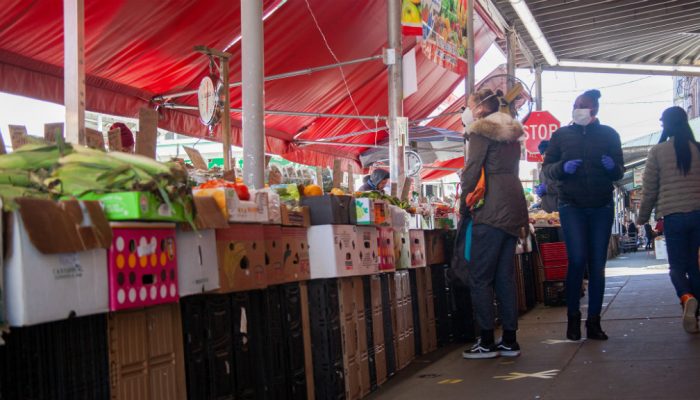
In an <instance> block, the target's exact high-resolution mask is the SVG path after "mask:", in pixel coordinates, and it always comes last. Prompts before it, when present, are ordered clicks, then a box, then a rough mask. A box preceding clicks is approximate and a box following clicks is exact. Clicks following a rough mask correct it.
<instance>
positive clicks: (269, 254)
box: [263, 225, 287, 285]
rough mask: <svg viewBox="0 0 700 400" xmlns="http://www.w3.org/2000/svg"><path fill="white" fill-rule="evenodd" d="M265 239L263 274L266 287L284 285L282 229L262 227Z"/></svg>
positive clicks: (278, 227) (283, 241) (277, 226)
mask: <svg viewBox="0 0 700 400" xmlns="http://www.w3.org/2000/svg"><path fill="white" fill-rule="evenodd" d="M263 235H264V238H265V274H266V275H267V278H266V280H267V284H268V285H277V284H280V283H285V282H286V281H287V280H286V276H285V270H284V251H285V240H284V239H283V238H282V227H281V226H279V225H266V226H265V227H263Z"/></svg>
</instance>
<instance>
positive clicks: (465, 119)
mask: <svg viewBox="0 0 700 400" xmlns="http://www.w3.org/2000/svg"><path fill="white" fill-rule="evenodd" d="M472 122H474V113H472V110H471V108H469V107H467V108H465V109H464V111H463V112H462V125H464V128H465V129H466V128H468V127H469V125H471V124H472Z"/></svg>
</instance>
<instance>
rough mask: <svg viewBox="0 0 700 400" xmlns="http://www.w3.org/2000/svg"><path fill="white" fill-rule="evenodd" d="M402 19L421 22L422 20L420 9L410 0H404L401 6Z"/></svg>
mask: <svg viewBox="0 0 700 400" xmlns="http://www.w3.org/2000/svg"><path fill="white" fill-rule="evenodd" d="M401 21H403V22H408V23H414V24H419V23H420V22H421V16H420V10H418V7H416V5H415V4H413V3H411V2H410V1H404V3H403V5H402V6H401Z"/></svg>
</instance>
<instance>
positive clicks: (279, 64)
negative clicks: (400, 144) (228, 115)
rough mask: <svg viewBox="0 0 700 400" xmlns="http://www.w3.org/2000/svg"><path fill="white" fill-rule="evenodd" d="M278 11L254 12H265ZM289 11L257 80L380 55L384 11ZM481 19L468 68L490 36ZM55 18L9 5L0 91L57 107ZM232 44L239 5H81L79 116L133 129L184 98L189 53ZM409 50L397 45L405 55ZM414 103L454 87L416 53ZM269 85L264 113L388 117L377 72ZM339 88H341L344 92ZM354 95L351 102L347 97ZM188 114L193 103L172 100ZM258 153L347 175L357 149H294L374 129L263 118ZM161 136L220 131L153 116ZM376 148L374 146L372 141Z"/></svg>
mask: <svg viewBox="0 0 700 400" xmlns="http://www.w3.org/2000/svg"><path fill="white" fill-rule="evenodd" d="M279 2H280V0H264V2H263V4H264V8H265V10H271V9H273V8H274V7H275V6H276V5H277V4H278V3H279ZM308 4H309V6H310V8H311V10H312V11H313V14H314V15H315V17H316V20H317V21H318V26H319V27H320V29H321V31H322V32H323V35H325V41H324V37H323V36H322V35H321V33H320V32H319V30H318V29H317V27H316V24H315V22H314V19H313V18H312V15H311V13H310V11H309V9H308V8H307V3H306V1H305V0H288V1H286V2H285V3H284V4H283V5H282V6H281V7H280V8H279V9H278V10H277V11H276V12H275V13H274V14H272V15H271V16H270V17H269V18H268V19H267V20H266V22H265V75H266V76H269V75H274V74H280V73H283V72H289V71H294V70H299V69H305V68H309V67H315V66H321V65H328V64H332V63H335V62H336V59H335V58H334V57H333V56H332V54H331V51H329V49H328V48H327V46H326V43H327V44H328V46H329V47H330V49H331V50H332V52H333V53H334V54H335V56H336V57H337V60H340V61H347V60H352V59H357V58H363V57H367V56H370V55H376V54H381V52H382V48H384V47H386V45H387V43H386V42H387V41H386V37H387V33H386V3H385V2H383V1H367V2H357V1H347V0H337V1H327V0H308ZM477 11H479V13H478V15H477V22H476V24H475V31H476V56H477V59H478V58H479V57H481V55H482V54H483V53H484V52H485V51H486V50H487V49H488V47H489V46H490V45H491V43H492V42H493V41H494V39H495V37H496V34H495V33H494V32H493V30H492V29H491V28H490V25H489V23H490V21H487V22H484V18H485V15H486V14H485V13H483V12H481V10H479V9H477ZM62 16H63V9H62V2H60V1H41V2H36V1H33V0H8V1H5V2H4V3H3V13H2V14H0V91H4V92H8V93H13V94H18V95H22V96H28V97H33V98H37V99H41V100H47V101H51V102H55V103H62V102H63V69H62V64H63V19H62ZM239 34H240V2H239V1H236V0H234V1H228V0H209V1H185V0H174V1H165V2H150V1H133V0H112V1H98V0H85V62H86V86H87V89H86V107H87V109H88V110H91V111H96V112H101V113H108V114H115V115H122V116H126V117H136V116H137V115H138V109H139V108H141V107H145V106H149V101H150V99H151V98H152V97H153V96H154V95H157V94H164V93H171V92H174V91H180V90H187V89H194V88H196V87H197V86H198V83H199V80H200V79H201V78H202V77H203V76H204V75H206V74H207V73H208V63H207V60H206V58H205V57H204V56H202V55H200V54H198V53H195V52H194V51H193V47H194V46H196V45H206V46H209V47H212V48H216V49H223V48H225V47H226V46H227V45H228V44H229V43H231V41H232V40H233V39H234V38H236V37H237V36H239ZM414 46H416V41H415V39H413V38H407V39H405V40H404V51H408V50H410V49H411V48H412V47H414ZM228 51H229V52H230V53H232V54H233V58H232V59H231V66H230V68H231V82H237V81H239V80H240V77H241V59H240V58H241V54H240V43H238V44H235V45H234V46H233V47H231V48H230V49H229V50H228ZM417 65H418V82H419V91H418V93H415V94H413V95H411V96H410V97H409V98H407V99H406V100H405V101H404V114H405V115H406V116H408V117H409V118H411V119H416V118H422V117H425V116H427V115H428V114H429V113H430V112H431V111H432V110H433V109H434V108H435V107H437V105H438V104H439V103H440V102H441V101H442V100H443V99H444V98H445V97H447V96H448V95H449V93H451V92H452V90H453V89H454V87H455V86H456V85H458V84H460V83H461V80H462V79H463V77H461V76H458V75H456V74H453V73H451V72H449V71H446V70H444V69H442V68H441V67H438V66H437V65H435V64H433V63H432V62H430V61H429V60H427V59H426V58H425V57H423V56H422V54H421V52H420V51H417ZM343 72H344V75H345V78H346V80H345V82H344V81H343V79H342V75H341V73H340V71H339V70H338V69H334V70H329V71H324V72H319V73H315V74H312V75H306V76H300V77H294V78H287V79H281V80H276V81H270V82H267V83H266V84H265V103H266V104H265V108H266V109H270V110H285V111H307V112H317V113H341V114H355V113H359V114H362V115H386V114H387V78H386V76H387V74H386V67H385V66H384V65H383V64H382V63H381V61H375V62H368V63H363V64H358V65H353V66H348V67H345V68H344V69H343ZM346 83H347V87H346ZM348 91H349V92H350V93H352V98H353V100H354V104H353V101H351V100H350V97H349V96H348ZM178 100H179V101H180V102H184V103H187V104H190V105H195V104H196V103H195V98H194V96H190V97H188V98H181V99H178ZM231 102H232V107H240V106H241V93H240V89H233V90H232V91H231ZM240 118H241V116H240V115H238V114H234V115H233V121H232V128H233V143H234V144H236V145H240V144H241V129H240V126H241V121H240ZM265 122H266V134H267V141H266V145H267V151H268V152H271V153H274V154H281V155H283V156H284V157H285V158H287V159H289V160H292V161H297V162H302V163H305V164H315V165H332V160H333V159H335V158H338V157H342V158H344V159H345V160H346V162H347V163H349V164H350V165H353V166H357V156H358V154H359V153H361V152H362V151H364V150H365V149H364V148H361V147H330V146H318V145H312V146H307V147H300V146H297V145H293V144H292V139H293V137H294V135H295V134H297V133H298V132H303V134H302V136H301V137H302V138H303V139H311V140H313V139H318V138H322V137H329V136H335V135H338V134H343V133H348V132H354V131H359V130H363V129H366V128H367V127H370V128H372V127H374V126H375V122H374V121H372V120H370V121H367V120H365V121H358V120H340V119H328V118H315V117H291V116H271V115H268V116H267V117H266V118H265ZM159 127H161V128H163V129H168V130H171V131H175V132H178V133H180V134H184V135H189V136H196V137H205V138H209V139H213V140H219V136H220V134H219V129H216V130H215V132H214V135H213V136H212V137H208V133H207V129H206V128H205V127H204V126H203V125H202V124H201V123H200V122H199V120H198V117H197V116H196V114H195V113H192V112H186V111H175V110H165V109H161V110H160V121H159ZM385 135H386V133H385V132H380V133H378V134H377V135H374V134H371V135H365V136H360V137H355V138H352V139H347V142H348V143H361V144H370V143H374V141H375V140H377V139H381V138H382V137H384V136H385ZM375 136H377V137H376V138H375Z"/></svg>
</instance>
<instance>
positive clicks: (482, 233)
mask: <svg viewBox="0 0 700 400" xmlns="http://www.w3.org/2000/svg"><path fill="white" fill-rule="evenodd" d="M500 96H502V93H501V92H500V91H497V92H496V93H494V92H492V91H491V90H490V89H484V90H479V91H477V92H475V93H473V94H472V95H471V96H469V99H468V101H467V104H468V109H467V110H465V113H467V114H471V116H472V117H473V118H469V115H468V116H467V118H466V120H467V122H470V121H469V120H470V119H472V120H475V121H473V122H471V123H470V124H469V125H468V126H467V128H466V132H467V139H468V140H469V149H468V157H467V160H466V166H465V168H464V170H463V172H462V197H461V203H460V205H461V207H466V205H465V204H466V198H467V194H469V193H472V192H473V191H474V190H475V189H476V188H477V185H478V183H479V181H480V178H481V176H482V169H483V176H484V178H485V179H484V180H485V189H486V190H485V194H484V197H483V202H477V203H476V205H475V206H473V207H472V210H471V224H472V225H471V230H470V229H469V228H467V233H468V234H469V233H471V235H469V236H468V237H469V238H470V239H471V249H470V251H469V257H468V258H467V257H466V256H467V255H466V253H467V251H465V258H467V271H468V272H467V281H468V284H469V288H470V291H471V297H472V303H473V304H474V311H475V313H476V319H477V322H478V323H479V327H480V328H481V336H480V340H479V342H477V343H476V344H475V345H474V346H473V347H471V348H469V349H467V350H465V351H464V353H463V354H462V355H463V357H464V358H468V359H474V358H493V357H497V356H499V355H500V356H506V357H515V356H518V355H519V354H520V346H519V344H518V342H517V340H516V330H517V328H518V306H517V300H516V299H517V296H516V287H515V266H514V263H513V262H514V261H513V260H514V255H515V246H516V243H517V238H518V236H519V235H521V232H522V230H523V229H524V227H526V226H527V225H528V215H527V203H526V202H525V194H524V192H523V187H522V184H521V183H520V179H519V176H518V170H519V166H520V142H519V139H520V138H521V137H522V136H523V135H524V132H523V128H522V126H521V125H520V123H519V122H518V121H516V120H514V119H513V118H512V117H511V116H510V115H508V114H505V113H501V112H498V109H499V105H500V99H499V97H500ZM494 291H495V293H496V296H497V297H498V300H499V302H500V307H499V311H500V313H501V321H502V324H503V337H502V340H501V341H500V342H499V343H494V309H493V296H494Z"/></svg>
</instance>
